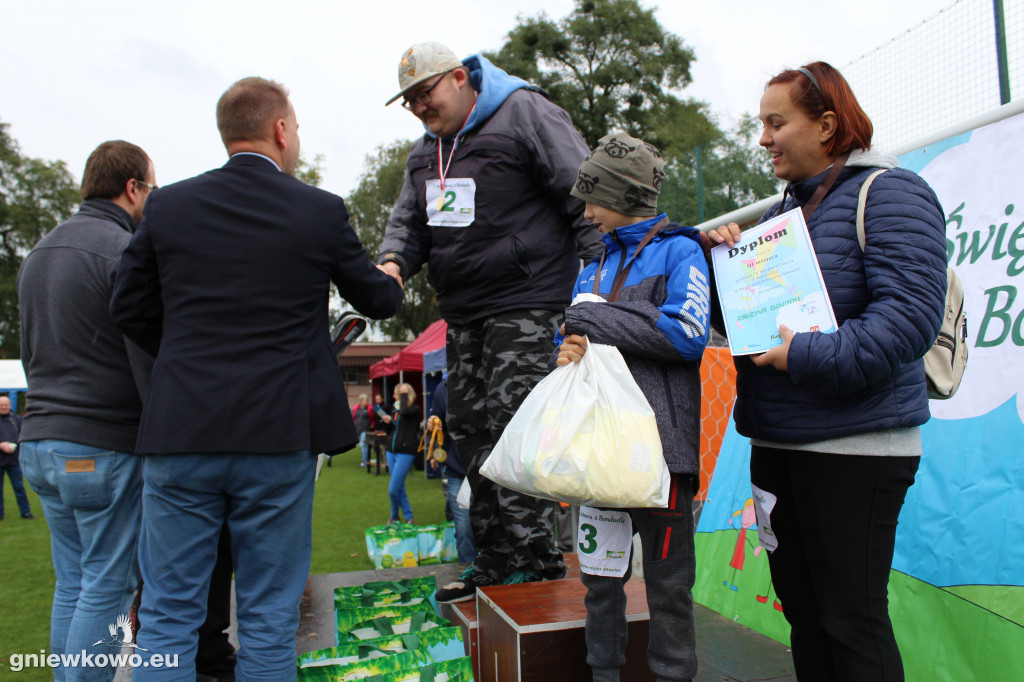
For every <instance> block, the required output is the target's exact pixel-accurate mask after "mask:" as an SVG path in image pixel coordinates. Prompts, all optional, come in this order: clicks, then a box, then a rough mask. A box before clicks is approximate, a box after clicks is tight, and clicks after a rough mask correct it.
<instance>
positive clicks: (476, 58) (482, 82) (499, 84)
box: [423, 54, 530, 137]
mask: <svg viewBox="0 0 1024 682" xmlns="http://www.w3.org/2000/svg"><path fill="white" fill-rule="evenodd" d="M462 63H463V64H464V65H466V67H467V68H468V69H469V82H470V83H471V84H472V85H473V89H474V90H476V91H477V93H478V94H477V98H476V106H475V107H473V111H472V113H470V115H469V119H468V120H467V121H466V125H465V126H463V127H462V130H460V131H459V133H458V134H459V135H462V134H464V133H467V132H469V131H470V130H472V129H473V128H475V127H476V126H478V125H479V124H481V123H483V122H484V121H486V120H487V119H488V118H490V117H491V114H493V113H494V112H495V111H497V110H498V107H500V106H501V105H502V104H503V103H504V102H505V100H506V99H507V98H508V96H509V95H511V94H512V93H513V92H515V91H516V90H519V89H521V88H526V87H529V86H530V84H529V83H527V82H526V81H524V80H523V79H522V78H519V77H517V76H510V75H509V74H507V73H505V71H504V70H502V69H499V68H498V67H497V66H495V65H494V64H492V63H491V62H490V60H489V59H487V57H485V56H483V55H482V54H475V55H472V56H471V57H467V58H466V59H463V60H462ZM426 128H427V127H426V126H423V129H424V130H426ZM426 132H427V135H429V136H430V137H437V135H434V134H433V133H432V132H430V131H429V130H426Z"/></svg>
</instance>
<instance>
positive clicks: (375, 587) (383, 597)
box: [334, 575, 438, 611]
mask: <svg viewBox="0 0 1024 682" xmlns="http://www.w3.org/2000/svg"><path fill="white" fill-rule="evenodd" d="M436 593H437V578H435V577H434V576H432V575H428V576H423V577H421V578H403V579H402V580H378V581H373V582H368V583H364V584H363V585H357V586H354V587H339V588H338V589H336V590H334V608H336V609H354V608H364V607H372V606H392V605H398V606H420V605H422V606H429V607H430V608H431V609H433V610H434V611H437V610H438V609H437V602H436V601H435V600H434V595H435V594H436Z"/></svg>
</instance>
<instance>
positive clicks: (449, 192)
mask: <svg viewBox="0 0 1024 682" xmlns="http://www.w3.org/2000/svg"><path fill="white" fill-rule="evenodd" d="M426 190H427V225H430V226H431V227H469V226H470V225H472V224H473V218H475V217H476V181H475V180H473V178H447V179H445V181H444V190H442V189H441V181H440V180H427V184H426Z"/></svg>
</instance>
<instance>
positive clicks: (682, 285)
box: [550, 214, 710, 475]
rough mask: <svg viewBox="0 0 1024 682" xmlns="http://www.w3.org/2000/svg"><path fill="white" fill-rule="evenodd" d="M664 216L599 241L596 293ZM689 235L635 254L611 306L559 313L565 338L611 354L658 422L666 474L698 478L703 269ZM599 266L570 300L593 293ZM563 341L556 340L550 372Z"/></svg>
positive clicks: (666, 234)
mask: <svg viewBox="0 0 1024 682" xmlns="http://www.w3.org/2000/svg"><path fill="white" fill-rule="evenodd" d="M664 217H665V214H661V215H659V216H655V217H654V218H651V219H649V220H645V221H643V222H641V223H637V224H635V225H627V226H624V227H620V228H618V229H617V230H615V231H614V232H612V233H610V234H606V235H605V236H604V243H605V248H606V250H607V256H606V257H605V262H604V269H603V270H602V271H601V283H600V288H599V291H598V293H599V294H600V295H601V296H602V297H607V296H608V294H609V293H610V292H611V289H612V284H613V282H614V280H615V274H616V273H617V272H619V271H620V270H621V269H622V268H623V267H625V265H626V263H627V262H628V260H629V259H630V258H631V257H632V255H633V252H634V251H635V250H636V247H637V245H639V243H640V240H642V239H643V238H644V235H646V234H647V232H648V230H650V228H651V227H652V226H653V225H655V224H656V223H657V222H658V221H660V220H661V219H662V218H664ZM698 236H699V232H698V231H697V230H696V229H694V228H692V227H681V226H679V225H676V224H675V223H669V224H668V225H667V226H666V227H664V228H663V229H662V230H661V231H660V232H659V233H658V235H657V236H655V237H654V239H653V240H652V241H651V242H650V243H649V244H648V245H647V246H646V247H645V248H644V250H643V251H641V252H640V257H639V258H637V260H636V262H635V263H633V265H632V267H631V269H630V271H629V274H628V276H627V277H626V282H625V286H624V287H623V288H622V293H621V294H620V295H619V298H618V300H617V301H615V302H608V301H605V302H603V303H599V302H580V303H577V304H576V305H574V306H571V307H569V308H567V309H566V311H565V331H566V334H580V335H585V336H587V337H588V338H589V339H590V341H591V342H592V343H604V344H608V345H610V346H615V347H617V348H618V349H619V351H620V352H621V353H622V357H623V358H624V359H625V361H626V365H627V366H628V367H629V370H630V372H631V373H632V374H633V379H634V380H635V381H636V383H637V385H638V386H639V387H640V390H642V391H643V393H644V395H645V396H646V397H647V402H649V403H650V405H651V408H652V409H653V410H654V414H655V415H656V417H657V420H658V432H659V434H660V435H661V443H662V448H663V450H664V454H665V462H666V463H667V464H668V468H669V471H671V472H673V473H683V474H692V475H697V474H698V473H699V471H700V461H699V460H700V458H699V443H700V361H701V357H702V356H703V354H704V347H705V346H706V345H707V341H708V325H709V307H710V303H709V299H708V296H709V287H708V267H707V263H706V261H705V260H704V256H703V254H702V252H701V248H700V245H699V242H698ZM597 267H598V263H596V262H594V263H591V264H590V265H588V266H587V267H586V268H585V269H584V270H583V272H582V273H581V274H580V276H579V278H578V279H577V280H576V287H575V289H574V290H573V298H575V297H576V294H579V293H584V292H586V293H591V292H593V289H594V274H595V273H596V272H597ZM563 338H564V337H563V336H562V335H561V334H558V335H556V337H555V352H554V353H553V354H552V356H551V362H550V364H551V365H552V366H553V365H554V362H555V359H556V358H557V357H558V346H560V345H561V343H562V340H563Z"/></svg>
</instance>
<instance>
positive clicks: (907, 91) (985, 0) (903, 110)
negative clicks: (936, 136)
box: [841, 0, 1024, 152]
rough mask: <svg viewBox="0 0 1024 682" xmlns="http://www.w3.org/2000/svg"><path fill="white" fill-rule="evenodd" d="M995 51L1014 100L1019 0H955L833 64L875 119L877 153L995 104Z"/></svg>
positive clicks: (1021, 69) (1022, 51)
mask: <svg viewBox="0 0 1024 682" xmlns="http://www.w3.org/2000/svg"><path fill="white" fill-rule="evenodd" d="M997 6H1001V8H1002V19H1003V21H1002V24H1003V26H1004V27H1005V40H1004V41H1002V42H1003V44H1004V47H999V41H998V35H997V28H996V26H997V23H996V15H997V12H996V8H997ZM1000 50H1005V61H1006V65H1007V67H1008V68H1007V71H1008V76H1009V78H1008V81H1009V91H1010V95H1011V97H1012V98H1013V99H1020V98H1021V97H1024V0H957V1H956V2H953V3H952V4H950V5H949V6H947V7H945V8H944V9H942V10H940V11H939V12H938V13H936V14H934V15H933V16H931V17H928V18H927V19H925V20H924V21H922V22H921V23H920V24H918V25H917V26H915V27H913V28H911V29H909V30H908V31H906V32H905V33H902V34H900V35H898V36H896V37H894V38H893V39H892V40H890V41H889V42H888V43H885V44H884V45H881V46H879V47H877V48H876V49H874V50H872V51H871V52H868V53H867V54H865V55H863V56H861V57H860V58H858V59H856V60H854V61H853V62H852V63H850V64H848V65H847V66H845V67H843V68H842V69H841V71H842V72H843V75H844V76H845V77H846V79H847V80H848V81H849V83H850V86H851V87H852V88H853V91H854V93H856V95H857V99H858V100H859V101H860V104H861V106H862V107H863V108H864V110H865V111H866V112H867V114H868V116H870V117H871V121H872V123H873V124H874V126H875V136H874V146H875V147H876V148H877V149H878V150H879V151H883V152H884V151H889V150H892V149H895V148H897V147H901V146H902V145H905V144H907V143H909V142H912V141H914V140H915V139H918V138H920V137H922V136H924V135H928V134H931V133H934V132H936V131H938V130H942V129H943V128H946V127H948V126H951V125H955V124H957V123H959V122H961V121H963V120H965V119H967V118H970V117H971V116H975V115H977V114H980V113H982V112H985V111H988V110H990V109H994V108H996V107H998V106H999V105H1000V104H1001V101H1000V70H999V56H1000Z"/></svg>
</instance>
